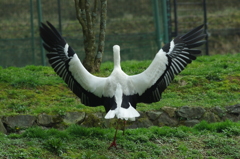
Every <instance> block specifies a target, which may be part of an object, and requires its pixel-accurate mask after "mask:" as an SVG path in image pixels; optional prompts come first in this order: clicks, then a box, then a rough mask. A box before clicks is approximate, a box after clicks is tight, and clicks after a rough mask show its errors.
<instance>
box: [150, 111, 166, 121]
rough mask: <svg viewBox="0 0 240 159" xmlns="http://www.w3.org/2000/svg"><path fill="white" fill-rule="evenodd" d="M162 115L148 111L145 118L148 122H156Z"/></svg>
mask: <svg viewBox="0 0 240 159" xmlns="http://www.w3.org/2000/svg"><path fill="white" fill-rule="evenodd" d="M161 114H162V112H161V111H150V112H147V116H148V117H149V119H150V120H152V121H153V120H156V119H157V118H159V116H160V115H161Z"/></svg>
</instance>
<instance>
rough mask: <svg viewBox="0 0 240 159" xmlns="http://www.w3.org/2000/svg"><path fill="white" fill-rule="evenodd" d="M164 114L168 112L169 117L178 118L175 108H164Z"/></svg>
mask: <svg viewBox="0 0 240 159" xmlns="http://www.w3.org/2000/svg"><path fill="white" fill-rule="evenodd" d="M161 109H162V110H163V111H164V112H166V113H167V114H168V116H169V117H171V118H172V117H175V116H176V110H177V108H173V107H166V106H164V107H162V108H161Z"/></svg>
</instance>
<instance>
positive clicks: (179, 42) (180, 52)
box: [129, 25, 206, 103]
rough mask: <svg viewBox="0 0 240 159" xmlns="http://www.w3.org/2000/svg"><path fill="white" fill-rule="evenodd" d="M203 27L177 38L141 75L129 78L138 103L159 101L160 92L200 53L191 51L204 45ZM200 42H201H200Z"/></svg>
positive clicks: (158, 54) (166, 46)
mask: <svg viewBox="0 0 240 159" xmlns="http://www.w3.org/2000/svg"><path fill="white" fill-rule="evenodd" d="M202 27H203V25H201V26H198V27H196V28H195V29H193V30H191V31H189V32H188V33H186V34H184V35H182V36H178V37H176V38H175V39H173V40H172V41H171V42H170V43H168V44H166V45H165V46H164V47H163V48H162V49H160V50H159V52H158V53H157V54H156V56H155V58H154V60H153V61H152V63H151V64H150V66H149V67H148V68H147V69H146V70H145V71H144V72H142V73H140V74H137V75H133V76H129V80H130V81H131V82H132V83H133V85H134V87H135V89H136V90H135V91H136V93H138V95H139V98H138V102H144V103H152V102H157V101H159V100H160V99H161V94H162V92H163V91H164V90H165V89H166V88H167V86H168V85H169V84H170V82H171V81H172V80H173V78H174V76H175V75H177V74H179V73H180V72H181V71H182V70H183V69H184V68H185V67H186V66H187V64H189V63H191V62H192V60H195V59H196V57H195V55H197V54H200V53H201V51H200V50H197V49H191V48H195V47H198V46H201V45H202V44H203V43H205V41H204V40H202V39H203V38H204V37H205V36H206V34H204V33H203V29H202ZM200 40H202V41H200Z"/></svg>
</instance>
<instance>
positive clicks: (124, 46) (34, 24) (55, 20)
mask: <svg viewBox="0 0 240 159" xmlns="http://www.w3.org/2000/svg"><path fill="white" fill-rule="evenodd" d="M215 1H217V0H215ZM215 1H214V0H213V1H211V2H208V3H207V9H208V8H210V11H209V10H208V12H210V13H211V12H218V11H220V10H221V9H222V7H223V6H218V7H219V8H215V7H214V6H215V5H216V4H214V3H213V2H215ZM232 1H237V0H230V1H228V2H224V3H225V5H227V4H228V3H229V6H230V7H232V8H234V7H236V8H237V7H239V5H235V6H234V5H233V4H234V3H232ZM156 2H157V3H158V4H157V5H158V7H155V6H156ZM162 2H163V0H114V1H111V0H109V1H108V19H107V32H106V44H105V52H104V56H103V61H109V60H110V61H112V46H113V45H115V44H118V45H120V47H121V57H122V60H145V59H152V58H153V57H154V56H155V54H156V52H157V51H158V41H157V39H159V38H160V40H161V41H164V40H163V37H164V36H165V35H160V37H158V34H156V26H157V25H156V14H160V18H163V17H162V14H161V13H162V8H161V7H162V6H161V5H163V4H162ZM167 2H168V3H169V4H168V5H169V6H170V8H169V10H170V12H169V14H170V15H168V17H171V19H172V24H173V23H174V12H173V9H174V8H173V7H172V6H173V4H174V0H169V1H167ZM176 6H177V12H176V13H177V19H178V21H177V23H178V28H174V25H172V26H173V27H172V28H171V30H174V29H175V30H176V29H177V31H178V33H180V34H181V33H183V32H185V31H187V30H188V29H191V28H193V27H196V26H197V25H200V24H202V23H203V21H204V20H203V13H204V12H203V7H202V5H200V4H199V1H198V0H185V1H184V0H178V1H177V4H176ZM0 8H1V9H0V19H1V23H0V66H2V67H8V66H18V67H19V66H26V65H44V64H46V59H45V53H44V50H43V49H42V47H41V40H40V38H39V29H38V28H39V22H40V21H43V22H44V21H47V20H48V21H50V22H51V23H52V24H53V25H54V26H55V27H56V28H57V29H58V30H59V31H60V32H61V33H62V34H63V36H64V38H65V39H66V40H67V41H68V43H69V44H70V45H71V46H72V47H73V48H74V50H75V51H76V52H77V54H78V55H79V57H80V58H81V59H83V57H84V56H85V54H84V50H83V39H82V30H81V26H80V24H79V23H78V21H77V19H76V15H75V7H74V1H73V0H29V1H17V0H1V1H0ZM156 8H159V13H156ZM214 9H215V10H214ZM211 16H212V17H214V16H215V15H214V14H212V15H211V14H210V15H208V17H210V19H211V18H212V17H211ZM186 19H188V20H186ZM189 19H192V20H189ZM170 22H171V21H170ZM160 24H161V27H162V26H163V21H160ZM210 26H211V23H210V22H209V28H210V31H209V32H210V33H212V35H215V34H217V36H219V35H218V33H219V32H218V31H215V32H212V31H211V27H210ZM229 29H230V30H231V29H232V30H233V31H235V32H234V33H239V30H238V26H236V27H235V28H229ZM213 30H214V29H213ZM96 32H98V26H96ZM162 34H163V33H162ZM231 34H232V32H231ZM229 35H230V34H229ZM96 36H97V35H96ZM232 36H234V38H236V39H238V38H239V35H238V37H236V35H235V34H232ZM219 39H222V37H220V38H219ZM230 39H231V38H230ZM209 41H210V44H209V45H210V46H214V47H213V48H218V45H222V43H220V44H219V42H218V41H216V38H215V39H214V38H211V37H210V39H209ZM220 47H221V46H220ZM203 50H204V49H203ZM231 51H232V52H231ZM211 52H213V53H214V50H211V49H210V54H211ZM235 52H240V50H239V48H234V49H231V50H229V52H228V53H235Z"/></svg>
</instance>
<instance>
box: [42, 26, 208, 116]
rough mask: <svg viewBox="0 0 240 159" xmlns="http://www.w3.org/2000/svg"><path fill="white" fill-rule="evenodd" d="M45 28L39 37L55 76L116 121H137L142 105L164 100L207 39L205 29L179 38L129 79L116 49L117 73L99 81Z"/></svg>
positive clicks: (57, 35) (55, 32)
mask: <svg viewBox="0 0 240 159" xmlns="http://www.w3.org/2000/svg"><path fill="white" fill-rule="evenodd" d="M48 25H49V26H50V28H49V27H47V26H46V25H45V24H42V27H41V28H40V35H41V37H42V39H43V40H44V42H45V43H44V44H43V45H44V47H45V49H46V50H47V51H48V52H49V53H48V54H47V56H48V58H49V62H50V64H51V65H52V67H53V68H54V70H55V71H56V73H57V74H58V75H59V76H60V77H62V78H63V79H64V81H65V82H66V83H67V84H68V86H69V88H70V89H71V90H72V91H73V92H74V93H75V94H76V95H77V96H78V97H79V98H81V102H82V103H83V104H85V105H87V106H100V105H103V106H104V107H105V109H106V113H107V114H106V116H105V118H106V119H111V118H114V117H117V118H119V119H124V120H129V119H130V120H134V119H135V118H136V117H139V116H140V114H139V113H138V112H137V110H136V104H137V103H139V102H144V103H152V102H157V101H159V100H160V98H161V93H162V92H163V91H164V90H165V89H166V88H167V86H168V85H169V84H170V82H171V81H172V80H173V78H174V76H175V75H177V74H178V73H180V72H181V71H182V70H183V69H184V68H185V67H186V66H187V64H188V63H191V61H192V60H195V59H196V57H195V56H193V54H199V53H200V52H201V51H200V50H192V49H190V48H193V47H197V46H200V45H202V44H203V43H204V41H199V40H201V39H202V38H204V37H205V34H202V30H201V28H202V26H199V27H197V28H195V29H193V30H191V31H190V32H188V33H187V34H185V35H183V36H179V37H177V38H175V39H174V40H172V41H171V43H169V44H166V45H165V46H164V47H163V48H162V49H160V50H159V51H158V53H157V54H156V56H155V58H154V59H153V61H152V63H151V64H150V65H149V67H148V68H147V69H146V70H145V71H143V72H142V73H140V74H137V75H131V76H129V75H127V74H125V73H124V72H123V71H122V69H121V65H120V61H121V60H120V47H119V46H118V45H115V46H113V57H114V58H113V59H114V69H113V72H112V73H111V75H110V76H109V77H96V76H94V75H92V74H90V73H89V72H88V71H87V70H86V69H85V68H84V66H83V65H82V63H81V61H80V60H79V58H78V56H77V54H76V53H75V52H74V51H73V49H72V48H71V47H70V46H69V45H68V44H67V43H66V41H65V40H64V39H63V38H62V36H61V35H60V34H59V33H58V32H57V30H56V29H55V28H54V27H53V26H52V25H51V24H50V23H48Z"/></svg>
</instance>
